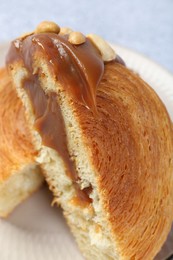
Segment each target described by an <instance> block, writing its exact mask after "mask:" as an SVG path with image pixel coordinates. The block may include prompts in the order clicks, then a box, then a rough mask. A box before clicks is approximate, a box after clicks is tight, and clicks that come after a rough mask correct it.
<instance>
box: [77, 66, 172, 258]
mask: <svg viewBox="0 0 173 260" xmlns="http://www.w3.org/2000/svg"><path fill="white" fill-rule="evenodd" d="M75 106H76V116H77V118H78V120H79V122H80V126H81V128H82V132H83V138H84V140H85V143H86V146H87V147H88V149H89V150H90V153H91V154H92V157H91V160H92V164H93V166H94V167H95V169H97V172H98V176H97V178H98V181H99V183H100V187H99V189H100V194H101V199H102V200H103V203H104V208H105V211H106V212H108V213H109V221H110V225H111V228H112V231H113V233H114V234H115V238H116V241H118V247H119V250H120V256H121V257H122V258H121V259H152V258H153V257H154V256H155V255H156V253H157V252H158V251H159V250H160V247H161V245H162V244H163V242H164V240H165V239H166V236H167V234H168V232H169V230H170V225H171V222H172V219H173V132H172V126H171V122H170V118H169V116H168V114H167V111H166V109H165V107H164V105H163V104H162V102H161V101H160V99H159V98H158V96H157V95H156V93H155V92H154V91H153V90H152V89H151V88H150V87H149V86H148V85H147V84H146V83H145V82H143V81H142V80H141V79H140V78H139V77H138V76H137V75H134V74H133V73H132V72H131V71H129V70H128V69H126V68H125V67H123V66H121V65H119V64H107V65H106V69H105V74H104V77H103V79H102V82H101V84H100V86H99V88H98V91H97V108H98V113H99V115H98V117H97V118H94V117H93V116H92V114H91V113H90V111H87V110H86V109H85V108H84V107H82V106H79V105H78V104H75Z"/></svg>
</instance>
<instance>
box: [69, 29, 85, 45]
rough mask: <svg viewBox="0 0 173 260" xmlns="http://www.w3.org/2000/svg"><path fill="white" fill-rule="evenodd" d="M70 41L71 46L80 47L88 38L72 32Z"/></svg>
mask: <svg viewBox="0 0 173 260" xmlns="http://www.w3.org/2000/svg"><path fill="white" fill-rule="evenodd" d="M68 41H69V42H70V43H71V44H74V45H79V44H82V43H84V42H85V41H86V38H85V36H84V35H83V34H82V33H81V32H71V33H70V34H69V38H68Z"/></svg>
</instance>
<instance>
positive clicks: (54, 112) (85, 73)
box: [7, 33, 124, 202]
mask: <svg viewBox="0 0 173 260" xmlns="http://www.w3.org/2000/svg"><path fill="white" fill-rule="evenodd" d="M67 38H68V36H67V35H65V36H61V35H57V34H52V33H42V34H34V35H31V36H28V37H27V38H26V39H23V40H22V39H18V40H16V41H14V42H13V43H12V45H11V48H10V51H9V54H8V56H7V64H9V65H10V63H11V62H13V61H17V60H19V61H21V62H23V63H24V66H25V67H26V69H27V71H28V75H27V77H26V78H25V79H24V80H23V88H24V89H25V90H26V92H27V94H28V96H29V98H30V101H31V105H32V108H33V112H34V114H35V118H36V120H35V128H36V129H37V131H38V132H39V134H40V136H41V138H42V142H43V144H44V145H45V146H48V147H51V148H53V149H54V150H56V151H57V152H58V154H59V155H60V156H61V158H62V159H63V161H64V165H65V167H66V172H67V175H68V176H69V177H70V178H71V179H72V181H73V184H74V186H75V189H76V192H77V195H78V198H79V199H80V200H81V201H82V202H91V199H90V198H89V196H88V193H89V192H91V188H89V189H85V190H80V187H79V185H78V183H77V182H78V181H79V178H78V174H77V172H76V170H75V164H74V162H73V161H72V160H71V158H70V156H69V152H68V148H67V139H66V132H65V125H64V120H63V117H62V113H61V109H60V106H59V104H58V97H57V94H56V93H53V92H51V93H48V94H45V93H44V91H43V89H42V87H41V84H40V82H39V76H40V74H41V73H42V71H40V70H41V68H40V69H39V71H35V70H34V59H35V57H39V55H40V56H41V57H42V58H43V59H44V62H46V64H47V66H48V67H49V69H50V72H52V76H53V77H56V80H58V82H59V83H60V84H62V86H63V87H64V89H65V90H66V91H68V92H69V93H70V94H71V97H72V98H74V99H76V100H77V101H78V102H80V103H82V104H84V105H85V106H86V107H87V108H88V109H91V110H92V111H93V113H95V112H96V88H97V85H98V84H99V82H100V80H101V78H102V75H103V72H104V63H103V61H102V59H101V56H100V53H99V51H98V50H97V49H96V47H94V45H93V44H92V43H91V42H90V41H89V40H88V39H86V42H85V43H83V44H81V45H77V46H76V45H72V44H70V43H69V42H68V39H67ZM115 61H116V62H119V63H121V64H123V65H124V63H123V61H122V59H121V58H120V57H117V59H116V60H115Z"/></svg>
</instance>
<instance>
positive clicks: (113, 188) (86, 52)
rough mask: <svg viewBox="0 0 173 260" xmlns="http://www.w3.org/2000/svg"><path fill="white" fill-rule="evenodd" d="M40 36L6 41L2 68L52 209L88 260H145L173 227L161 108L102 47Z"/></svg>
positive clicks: (169, 153)
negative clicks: (58, 210)
mask: <svg viewBox="0 0 173 260" xmlns="http://www.w3.org/2000/svg"><path fill="white" fill-rule="evenodd" d="M46 28H48V29H49V26H47V27H46ZM48 29H45V31H44V30H42V31H41V30H40V32H41V33H39V30H37V31H36V32H37V33H34V34H32V35H30V36H27V37H24V38H19V39H17V40H15V41H14V42H12V44H11V48H10V50H9V53H8V56H7V66H8V69H9V71H10V72H11V75H12V79H13V83H14V85H15V86H16V89H17V92H18V95H19V97H20V98H21V100H22V102H23V104H24V106H25V107H26V111H27V118H28V122H29V124H30V126H31V127H32V131H33V133H32V134H33V136H34V145H35V148H36V150H37V151H38V156H37V161H38V162H39V163H40V164H41V166H42V169H43V171H44V174H45V178H46V180H47V182H48V184H49V187H50V189H51V190H52V192H53V194H54V197H55V199H54V202H57V203H58V204H60V205H61V207H62V208H63V212H64V216H65V218H66V219H67V222H68V224H69V227H70V229H71V231H72V233H73V234H74V236H75V238H76V241H77V243H78V245H79V248H80V249H81V251H82V252H83V255H84V257H85V258H86V259H98V260H100V259H127V260H129V259H147V260H150V259H153V258H154V256H155V255H156V254H157V252H158V251H159V250H160V248H161V246H162V245H163V243H164V241H165V240H166V237H167V235H168V232H169V231H170V227H171V223H172V219H173V132H172V126H171V121H170V118H169V116H168V113H167V111H166V109H165V106H164V105H163V103H162V102H161V100H160V99H159V97H158V96H157V94H156V93H155V92H154V91H153V89H151V87H149V86H148V85H147V83H145V82H144V81H143V80H142V79H141V78H140V77H139V76H138V75H136V74H134V73H133V72H132V71H130V70H129V69H128V68H126V67H125V65H124V63H123V61H122V60H121V59H120V57H118V56H116V55H115V54H114V52H113V50H111V49H110V47H109V46H108V45H107V44H106V43H105V42H104V40H103V39H101V38H99V37H97V36H93V35H91V36H89V37H86V38H85V37H84V36H83V35H81V34H80V33H77V34H75V33H73V34H71V33H70V34H65V35H64V34H63V33H61V31H60V33H58V32H56V33H54V32H52V31H51V30H50V31H51V32H50V31H49V30H48ZM72 36H73V37H72ZM76 36H82V37H84V38H82V37H76ZM75 37H76V38H75ZM79 38H80V39H83V42H82V43H81V42H80V41H78V40H79ZM71 39H75V40H74V41H72V40H71ZM76 39H77V40H76ZM103 61H105V62H103Z"/></svg>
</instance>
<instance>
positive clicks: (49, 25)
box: [35, 21, 60, 34]
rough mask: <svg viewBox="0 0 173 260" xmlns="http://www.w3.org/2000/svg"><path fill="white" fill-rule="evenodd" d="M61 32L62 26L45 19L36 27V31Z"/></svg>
mask: <svg viewBox="0 0 173 260" xmlns="http://www.w3.org/2000/svg"><path fill="white" fill-rule="evenodd" d="M46 32H49V33H57V34H58V33H59V32H60V27H59V25H57V24H56V23H54V22H50V21H43V22H41V23H40V24H39V25H38V26H37V27H36V29H35V33H46Z"/></svg>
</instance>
